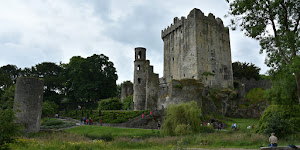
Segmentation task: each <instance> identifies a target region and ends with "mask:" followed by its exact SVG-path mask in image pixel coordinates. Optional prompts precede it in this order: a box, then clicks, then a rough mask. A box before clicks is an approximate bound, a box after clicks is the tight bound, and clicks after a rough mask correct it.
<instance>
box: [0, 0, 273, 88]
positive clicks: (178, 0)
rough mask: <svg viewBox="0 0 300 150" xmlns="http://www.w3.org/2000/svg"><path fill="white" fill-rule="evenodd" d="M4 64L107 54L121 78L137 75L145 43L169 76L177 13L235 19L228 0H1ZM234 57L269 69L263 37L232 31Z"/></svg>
mask: <svg viewBox="0 0 300 150" xmlns="http://www.w3.org/2000/svg"><path fill="white" fill-rule="evenodd" d="M0 1H1V5H0V66H4V65H7V64H13V65H16V66H17V67H19V68H25V67H31V66H35V65H36V64H39V63H42V62H54V63H57V64H59V62H63V63H68V62H69V60H70V58H71V57H73V56H82V57H84V58H86V57H88V56H91V55H93V54H104V55H106V56H108V57H109V59H110V60H111V61H112V62H114V64H115V67H116V69H117V74H118V76H119V79H118V81H117V83H121V82H123V81H125V80H131V81H132V79H133V61H134V48H135V47H145V48H146V49H147V56H146V57H147V59H148V60H150V63H151V65H153V66H154V72H155V73H159V75H160V77H162V75H163V41H162V39H161V30H163V29H164V28H166V27H167V26H168V25H170V24H171V23H172V22H173V18H174V17H181V16H187V15H188V14H189V12H190V11H191V10H192V9H193V8H199V9H200V10H201V11H202V12H204V14H205V15H206V16H207V15H208V13H213V14H214V15H215V16H216V17H219V18H221V19H222V20H223V22H224V24H225V26H227V25H228V24H229V18H224V15H226V14H227V12H228V8H229V6H228V4H227V3H226V1H225V0H26V1H24V0H0ZM230 41H231V52H232V61H233V62H235V61H240V62H249V63H254V64H255V65H256V66H258V67H260V68H261V72H260V73H261V74H264V73H266V71H267V70H268V68H267V67H266V65H265V64H264V60H265V55H261V54H259V49H260V46H259V44H258V42H257V41H254V40H252V39H250V38H248V37H245V36H244V34H243V33H242V32H241V31H230Z"/></svg>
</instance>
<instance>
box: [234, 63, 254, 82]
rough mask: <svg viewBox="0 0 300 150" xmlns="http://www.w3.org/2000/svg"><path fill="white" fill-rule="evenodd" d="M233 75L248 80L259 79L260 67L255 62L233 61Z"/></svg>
mask: <svg viewBox="0 0 300 150" xmlns="http://www.w3.org/2000/svg"><path fill="white" fill-rule="evenodd" d="M232 70H233V76H234V77H237V78H239V79H241V78H243V77H245V78H247V79H248V80H249V79H251V78H253V79H255V80H259V71H260V68H259V67H257V66H255V65H254V64H252V63H251V64H249V63H246V62H244V63H241V62H234V63H232Z"/></svg>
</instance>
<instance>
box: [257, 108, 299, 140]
mask: <svg viewBox="0 0 300 150" xmlns="http://www.w3.org/2000/svg"><path fill="white" fill-rule="evenodd" d="M257 132H259V133H264V134H270V133H272V132H274V133H276V135H278V136H279V137H284V136H287V135H289V134H294V133H295V132H300V106H299V105H270V106H269V107H268V108H267V109H266V110H265V111H264V113H263V114H262V116H261V118H260V120H259V125H258V129H257Z"/></svg>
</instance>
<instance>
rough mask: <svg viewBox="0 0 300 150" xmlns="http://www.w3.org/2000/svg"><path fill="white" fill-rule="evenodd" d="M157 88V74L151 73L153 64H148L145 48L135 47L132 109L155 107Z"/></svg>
mask: <svg viewBox="0 0 300 150" xmlns="http://www.w3.org/2000/svg"><path fill="white" fill-rule="evenodd" d="M158 88H159V80H158V74H155V73H153V66H151V65H150V61H149V60H146V49H145V48H143V47H137V48H135V61H134V79H133V91H134V93H133V103H134V110H145V109H154V108H156V102H157V99H158V95H157V93H158ZM155 101H156V102H155Z"/></svg>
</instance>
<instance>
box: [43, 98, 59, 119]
mask: <svg viewBox="0 0 300 150" xmlns="http://www.w3.org/2000/svg"><path fill="white" fill-rule="evenodd" d="M57 112H58V105H56V104H55V102H53V101H44V102H43V106H42V116H43V117H50V116H54V114H55V113H57Z"/></svg>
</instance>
